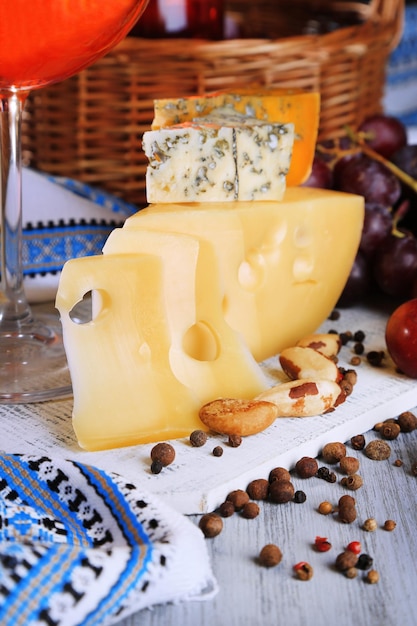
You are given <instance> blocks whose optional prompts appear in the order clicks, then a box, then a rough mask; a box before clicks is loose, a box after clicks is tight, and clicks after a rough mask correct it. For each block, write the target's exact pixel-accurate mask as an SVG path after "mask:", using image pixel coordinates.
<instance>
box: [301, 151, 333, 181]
mask: <svg viewBox="0 0 417 626" xmlns="http://www.w3.org/2000/svg"><path fill="white" fill-rule="evenodd" d="M332 179H333V176H332V171H331V169H330V167H329V166H328V165H327V163H325V161H324V159H322V158H321V157H319V156H318V155H316V156H315V157H314V160H313V165H312V168H311V173H310V176H309V177H308V179H307V180H306V181H305V182H304V183H303V187H318V188H319V189H331V188H332V183H333V180H332Z"/></svg>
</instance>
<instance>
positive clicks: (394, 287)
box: [373, 233, 417, 298]
mask: <svg viewBox="0 0 417 626" xmlns="http://www.w3.org/2000/svg"><path fill="white" fill-rule="evenodd" d="M373 270H374V276H375V280H376V282H377V284H378V285H379V287H380V289H381V291H383V292H384V293H385V294H387V295H389V296H393V297H397V298H408V297H409V295H410V293H411V288H412V286H413V282H414V280H415V278H416V276H417V239H416V238H415V237H413V235H412V234H411V233H404V236H403V237H399V236H396V235H390V236H389V237H388V239H387V240H386V241H385V243H384V247H383V248H381V249H380V250H379V251H378V253H377V254H376V256H375V260H374V266H373Z"/></svg>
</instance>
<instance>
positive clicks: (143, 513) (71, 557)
mask: <svg viewBox="0 0 417 626" xmlns="http://www.w3.org/2000/svg"><path fill="white" fill-rule="evenodd" d="M205 541H206V540H205V539H204V537H203V534H202V532H201V531H200V529H199V528H198V527H197V526H196V525H195V524H194V523H193V522H191V520H189V519H188V518H186V517H184V516H182V515H181V514H179V513H178V512H176V511H174V510H172V509H170V508H169V507H167V506H166V505H164V504H163V503H162V502H160V501H159V500H158V499H157V498H155V496H152V495H150V494H148V493H146V492H145V491H143V490H142V489H141V488H140V487H139V486H138V485H135V484H133V483H132V482H130V481H128V480H126V479H125V478H123V476H120V475H118V474H115V473H111V474H110V473H105V472H103V471H102V470H99V469H96V468H94V467H91V466H87V465H83V464H81V463H78V462H72V461H64V460H57V459H53V458H47V457H46V456H32V455H6V454H2V455H0V624H1V625H2V626H47V625H50V624H53V625H54V626H99V625H100V626H107V625H110V624H114V623H116V622H117V621H119V620H121V619H122V618H124V617H126V616H128V615H130V614H132V613H133V612H136V611H138V610H140V609H143V608H145V607H150V606H152V605H155V604H159V603H165V602H175V601H185V600H199V599H208V598H211V597H213V595H214V594H215V593H216V591H217V583H216V580H215V578H214V576H213V574H212V571H211V567H210V563H209V559H208V554H207V551H206V544H205Z"/></svg>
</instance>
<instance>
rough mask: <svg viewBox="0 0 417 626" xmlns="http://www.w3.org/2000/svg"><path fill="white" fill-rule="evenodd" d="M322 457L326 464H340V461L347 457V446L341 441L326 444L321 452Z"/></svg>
mask: <svg viewBox="0 0 417 626" xmlns="http://www.w3.org/2000/svg"><path fill="white" fill-rule="evenodd" d="M321 455H322V457H323V460H324V462H325V463H330V464H334V463H339V461H340V459H343V457H344V456H346V446H345V444H344V443H341V442H339V441H333V442H331V443H326V445H325V446H324V447H323V449H322V451H321Z"/></svg>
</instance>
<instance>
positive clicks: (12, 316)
mask: <svg viewBox="0 0 417 626" xmlns="http://www.w3.org/2000/svg"><path fill="white" fill-rule="evenodd" d="M147 3H148V0H104V2H103V0H13V2H0V165H1V168H0V205H1V239H0V246H1V251H0V254H1V256H0V269H1V282H0V402H1V403H3V404H7V403H9V404H12V403H23V402H40V401H44V400H53V399H57V398H64V397H66V396H70V395H71V381H70V377H69V373H68V369H67V361H66V356H65V350H64V346H63V342H62V331H61V324H60V321H59V319H58V316H55V315H53V314H50V315H44V316H34V314H33V312H32V310H31V307H30V305H29V304H28V301H27V299H26V297H25V294H24V289H23V267H22V266H23V260H22V201H21V196H22V191H21V186H22V185H21V179H22V172H21V167H22V166H21V120H22V114H23V109H24V104H25V100H26V98H27V96H28V94H29V93H30V91H31V90H33V89H39V88H41V87H43V86H45V85H49V84H51V83H55V82H58V81H61V80H63V79H65V78H68V77H70V76H72V75H74V74H76V73H77V72H79V71H80V70H82V69H84V68H86V67H87V66H89V65H91V64H92V63H93V62H94V61H96V60H97V59H99V58H100V57H102V56H104V55H105V54H106V53H107V52H108V51H109V50H110V49H111V48H112V47H114V46H115V45H116V44H117V43H119V41H121V39H123V37H124V36H125V35H126V34H127V33H128V31H129V30H130V29H131V28H132V26H133V24H134V23H135V22H136V20H137V19H138V18H139V16H140V14H141V13H142V12H143V10H144V9H145V7H146V5H147ZM64 158H65V155H64Z"/></svg>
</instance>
